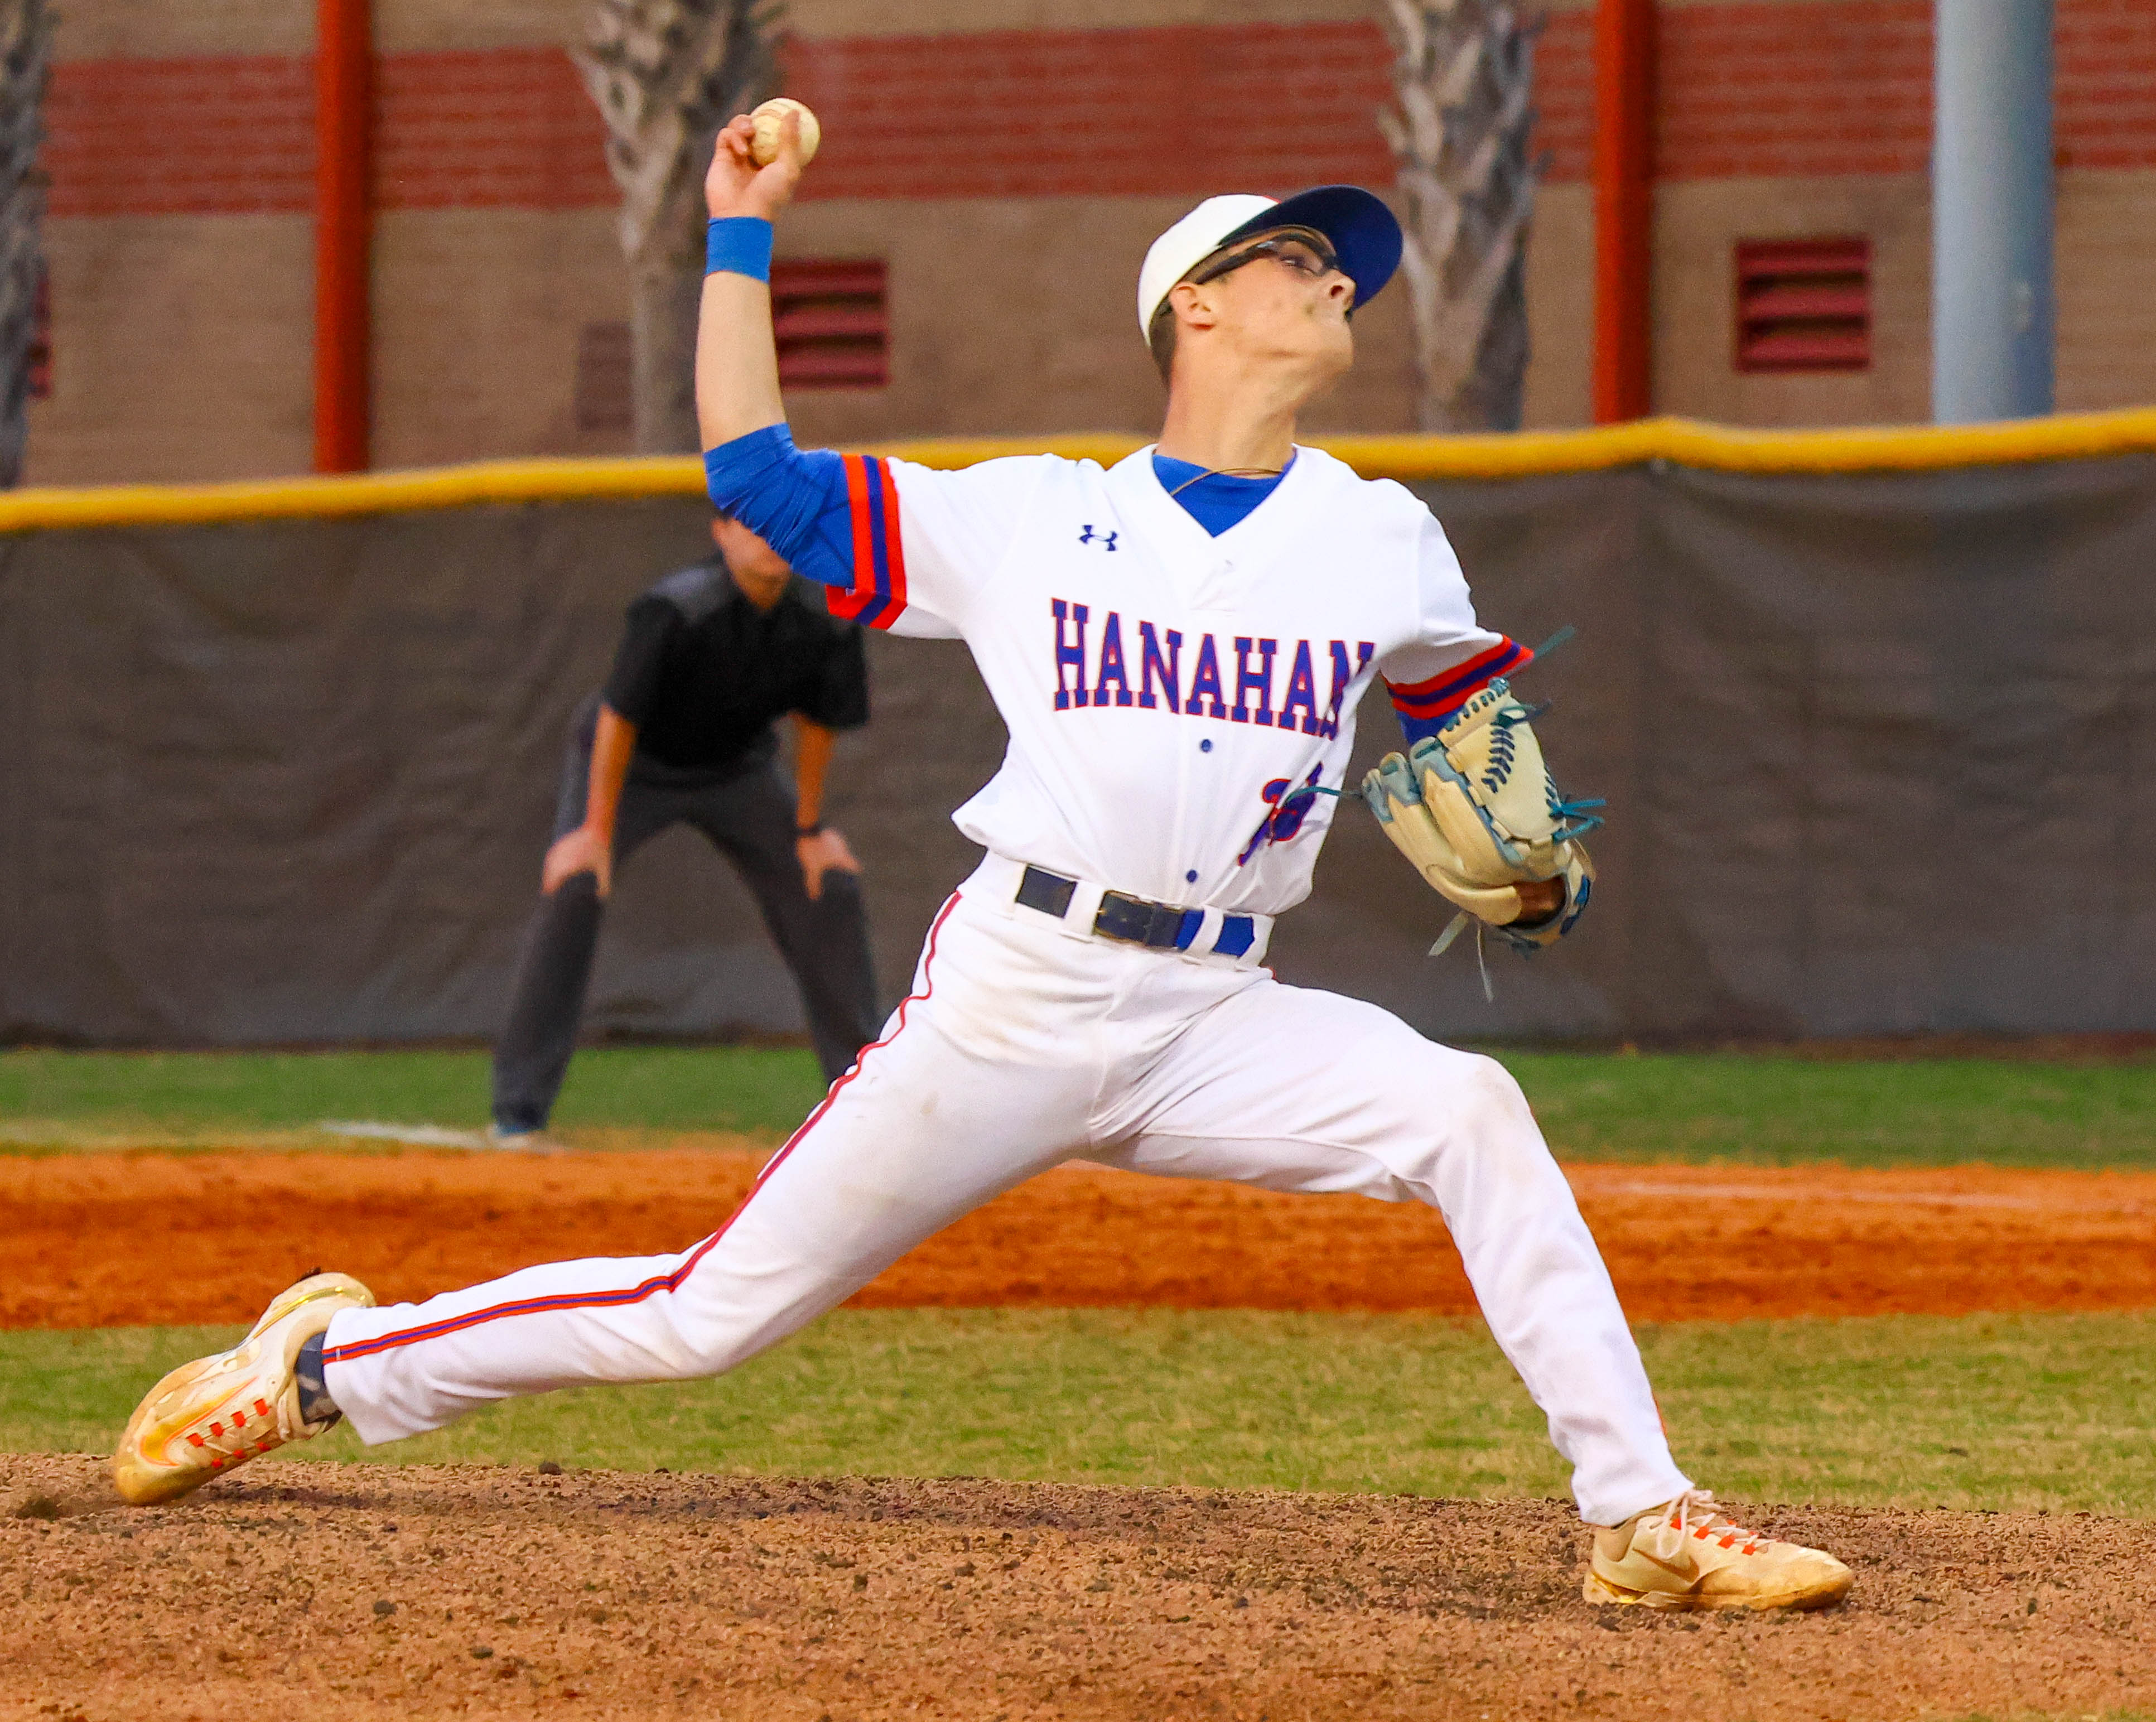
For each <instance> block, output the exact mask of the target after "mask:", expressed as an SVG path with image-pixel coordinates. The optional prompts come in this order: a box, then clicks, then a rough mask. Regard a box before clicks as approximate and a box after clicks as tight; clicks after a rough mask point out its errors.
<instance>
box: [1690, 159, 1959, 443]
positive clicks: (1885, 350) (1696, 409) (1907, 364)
mask: <svg viewBox="0 0 2156 1722" xmlns="http://www.w3.org/2000/svg"><path fill="white" fill-rule="evenodd" d="M1830 234H1866V235H1868V236H1869V237H1870V239H1871V369H1870V370H1869V371H1863V372H1829V373H1818V374H1813V375H1791V376H1761V375H1756V374H1750V375H1748V374H1746V373H1742V372H1740V371H1738V368H1737V366H1736V352H1735V348H1736V265H1735V255H1734V253H1735V247H1736V244H1737V242H1738V240H1739V239H1797V238H1817V237H1825V236H1827V235H1830ZM1930 276H1931V203H1930V194H1929V192H1928V189H1927V188H1926V186H1925V182H1923V180H1922V179H1921V178H1917V177H1911V176H1891V177H1890V176H1885V175H1881V176H1878V177H1863V178H1846V179H1759V180H1752V179H1743V180H1698V181H1691V182H1685V183H1681V184H1675V185H1672V184H1668V183H1665V184H1663V185H1661V186H1660V187H1658V188H1656V190H1655V360H1654V404H1655V411H1656V412H1658V413H1676V414H1683V415H1685V416H1686V417H1687V418H1694V419H1717V420H1720V421H1721V422H1722V423H1725V424H1757V425H1803V424H1880V423H1887V422H1894V421H1902V420H1911V419H1923V418H1925V417H1927V416H1928V414H1929V411H1930V400H1931V333H1930V316H1931V310H1930V306H1931V287H1930Z"/></svg>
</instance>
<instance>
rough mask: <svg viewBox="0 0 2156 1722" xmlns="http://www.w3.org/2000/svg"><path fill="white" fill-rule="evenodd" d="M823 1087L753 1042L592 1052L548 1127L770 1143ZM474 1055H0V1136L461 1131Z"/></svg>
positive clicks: (477, 1079) (475, 1124)
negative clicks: (731, 1134)
mask: <svg viewBox="0 0 2156 1722" xmlns="http://www.w3.org/2000/svg"><path fill="white" fill-rule="evenodd" d="M823 1092H824V1079H823V1077H822V1076H821V1074H820V1073H819V1072H818V1069H817V1066H816V1060H815V1056H814V1054H813V1053H811V1052H809V1051H807V1050H806V1049H804V1048H798V1047H784V1046H782V1047H765V1046H719V1047H689V1046H660V1047H645V1046H636V1047H593V1048H590V1049H588V1050H587V1051H583V1052H581V1053H579V1054H578V1055H577V1059H576V1061H575V1062H574V1063H572V1065H571V1066H570V1067H569V1080H568V1082H567V1085H566V1087H564V1088H563V1090H562V1103H561V1106H560V1108H558V1109H557V1112H556V1113H555V1118H554V1122H555V1123H557V1124H558V1125H560V1126H561V1127H562V1128H565V1129H573V1128H579V1127H582V1126H587V1125H591V1126H606V1125H618V1126H628V1127H632V1128H644V1129H651V1130H739V1131H744V1132H748V1133H754V1134H758V1135H767V1136H769V1135H778V1136H783V1135H784V1134H786V1133H788V1132H789V1131H791V1130H792V1129H793V1127H794V1126H795V1125H796V1124H798V1123H800V1122H801V1120H802V1119H803V1118H804V1117H806V1116H807V1114H808V1110H809V1108H812V1107H813V1106H814V1105H815V1103H817V1101H818V1100H819V1099H820V1098H821V1097H822V1096H823ZM487 1100H488V1091H487V1055H486V1054H485V1052H483V1051H470V1052H440V1051H420V1052H244V1053H241V1052H60V1051H8V1052H0V1120H4V1121H8V1123H11V1124H12V1125H13V1130H12V1131H11V1132H10V1133H14V1134H18V1135H19V1134H22V1133H25V1132H26V1131H27V1132H33V1131H34V1127H35V1126H36V1125H41V1124H51V1125H57V1126H59V1127H62V1128H64V1129H65V1130H69V1131H78V1132H79V1131H96V1130H104V1131H108V1132H111V1133H121V1132H125V1131H128V1130H139V1129H166V1130H173V1131H178V1132H182V1133H188V1134H202V1133H213V1132H215V1131H218V1130H232V1131H270V1130H293V1129H305V1128H308V1127H310V1126H311V1125H314V1124H317V1123H321V1122H322V1121H323V1120H324V1119H328V1118H368V1119H377V1120H383V1121H388V1122H392V1123H400V1124H413V1123H430V1124H444V1125H449V1126H451V1127H454V1128H467V1129H469V1128H479V1127H481V1126H484V1125H485V1123H486V1121H487Z"/></svg>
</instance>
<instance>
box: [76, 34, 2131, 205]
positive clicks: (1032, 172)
mask: <svg viewBox="0 0 2156 1722" xmlns="http://www.w3.org/2000/svg"><path fill="white" fill-rule="evenodd" d="M2058 18H2059V26H2058V59H2059V76H2058V93H2057V133H2058V149H2059V156H2060V160H2061V165H2062V166H2066V167H2097V168H2113V169H2117V168H2131V167H2156V6H2151V5H2148V4H2146V3H2145V0H2061V4H2060V6H2059V10H2058ZM1660 31H1661V66H1660V71H1661V85H1660V90H1659V105H1658V123H1657V128H1656V136H1655V150H1656V172H1657V176H1658V177H1661V178H1663V179H1666V180H1677V181H1683V180H1697V179H1736V178H1746V177H1761V178H1779V177H1790V178H1796V177H1814V178H1815V177H1823V176H1829V175H1868V174H1892V173H1916V172H1922V171H1923V168H1924V164H1925V158H1926V152H1927V151H1928V148H1929V140H1930V130H1931V8H1930V5H1929V3H1928V0H1811V3H1794V4H1792V3H1786V0H1765V3H1761V0H1752V3H1708V4H1690V5H1672V6H1667V7H1666V8H1664V9H1663V12H1662V14H1661V22H1660ZM1591 39H1592V20H1591V16H1590V14H1589V13H1588V12H1586V11H1584V10H1580V9H1576V8H1575V9H1568V10H1560V11H1558V12H1556V13H1553V15H1552V16H1551V17H1550V18H1549V21H1548V25H1547V27H1546V28H1545V30H1544V32H1543V39H1542V45H1541V50H1540V54H1541V58H1540V62H1539V69H1538V70H1539V85H1538V90H1537V104H1538V106H1539V109H1540V114H1541V134H1540V145H1541V147H1542V148H1543V150H1544V151H1545V152H1547V155H1548V162H1549V172H1550V177H1551V178H1552V179H1553V181H1555V182H1559V183H1563V182H1568V181H1574V180H1579V179H1584V177H1586V175H1587V172H1588V167H1589V149H1590V146H1591V143H1592V137H1593V106H1594V84H1593V64H1592V54H1591ZM788 87H789V88H791V89H792V90H793V92H794V93H795V94H796V95H799V96H800V97H801V98H802V99H803V100H806V101H807V102H808V103H809V105H811V106H813V107H814V108H815V109H816V111H817V112H818V113H819V115H821V116H823V118H824V121H825V124H826V127H827V131H828V135H829V140H830V141H829V146H828V148H827V150H826V152H825V153H824V157H822V159H821V160H820V161H819V164H818V168H817V172H816V173H815V175H814V177H812V178H811V179H810V180H809V181H808V182H807V184H806V185H805V186H804V188H803V196H804V197H808V198H953V197H961V198H962V197H980V198H1011V197H1026V198H1047V197H1119V196H1127V197H1143V196H1173V195H1183V194H1188V195H1192V196H1198V195H1202V194H1204V193H1206V192H1208V191H1210V190H1213V189H1215V188H1219V187H1220V186H1223V185H1230V184H1233V185H1242V186H1250V187H1255V188H1267V189H1280V188H1288V187H1291V186H1296V185H1303V184H1308V183H1311V182H1314V181H1323V180H1327V179H1332V178H1338V179H1352V180H1360V181H1363V182H1368V183H1378V184H1382V183H1383V182H1385V181H1386V180H1388V179H1389V177H1390V173H1391V163H1390V158H1389V153H1388V152H1387V151H1386V149H1385V147H1384V146H1383V141H1382V140H1380V138H1379V137H1378V134H1377V131H1376V129H1375V127H1374V126H1373V123H1372V119H1371V116H1372V115H1373V113H1374V111H1376V109H1377V108H1378V105H1380V104H1381V103H1382V102H1383V101H1384V100H1386V97H1387V94H1388V84H1387V74H1386V49H1385V44H1384V40H1383V34H1382V33H1381V32H1380V31H1379V29H1378V27H1377V26H1376V25H1375V24H1374V23H1371V22H1368V21H1367V20H1342V21H1316V22H1306V23H1255V24H1247V23H1246V24H1235V25H1219V24H1183V25H1174V26H1168V27H1163V28H1126V29H1088V30H1068V29H1063V30H1055V29H1043V30H1029V31H1012V30H982V31H975V32H971V33H962V34H954V35H905V36H896V35H891V36H860V37H848V38H837V39H808V38H803V39H796V40H795V41H794V42H793V44H792V47H791V50H790V52H789V54H788ZM311 101H312V95H311V86H310V82H309V69H308V63H307V60H306V59H305V56H304V55H297V54H277V55H259V56H239V55H225V56H201V55H198V56H191V57H176V58H170V59H90V60H70V61H66V62H64V63H63V64H61V65H60V67H59V69H58V72H57V74H56V76H55V78H54V88H53V100H52V119H51V132H52V136H51V140H50V142H49V145H48V147H47V153H46V161H47V164H48V167H49V171H50V172H51V174H52V177H53V188H54V189H53V196H54V213H56V214H61V215H86V214H118V213H130V214H147V213H211V212H238V211H241V210H249V211H252V210H264V209H292V210H302V209H305V208H307V207H308V204H309V200H310V197H311V188H310V180H309V176H310V174H311V172H312V162H313V138H312V133H311V123H310V122H311V111H312V110H311ZM377 136H378V140H379V149H380V157H381V160H380V190H379V197H380V199H381V202H382V205H383V207H385V208H554V209H566V208H590V207H596V206H599V205H604V204H608V203H611V202H612V201H613V185H612V183H611V182H610V180H609V179H608V176H607V173H606V172H605V169H604V167H603V162H602V160H601V157H600V155H599V146H600V143H601V141H602V139H603V131H602V130H601V128H600V126H599V123H598V118H597V116H596V115H595V114H594V113H593V111H592V108H591V105H590V103H589V101H588V100H587V99H586V97H585V95H584V93H583V88H582V85H581V84H580V83H579V81H578V80H577V75H576V72H575V70H574V69H573V68H572V66H571V65H570V64H569V62H568V59H567V55H566V54H564V53H563V52H562V50H561V49H558V48H554V47H549V46H542V45H534V44H524V45H515V46H509V47H497V48H492V49H435V50H429V51H411V52H403V53H395V54H386V55H385V56H383V58H382V64H381V69H380V73H379V77H378V89H377Z"/></svg>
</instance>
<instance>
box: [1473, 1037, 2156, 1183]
mask: <svg viewBox="0 0 2156 1722" xmlns="http://www.w3.org/2000/svg"><path fill="white" fill-rule="evenodd" d="M1501 1056H1502V1057H1503V1059H1504V1061H1505V1062H1506V1064H1507V1066H1509V1067H1511V1069H1512V1073H1513V1074H1514V1075H1515V1076H1517V1077H1518V1078H1519V1079H1520V1082H1521V1085H1522V1087H1525V1088H1526V1090H1527V1097H1528V1098H1529V1099H1530V1100H1532V1102H1533V1103H1534V1107H1535V1112H1536V1114H1537V1117H1539V1118H1541V1120H1542V1123H1543V1131H1544V1132H1545V1133H1547V1134H1548V1137H1549V1139H1550V1141H1551V1143H1552V1144H1553V1145H1554V1146H1555V1147H1556V1148H1557V1149H1558V1152H1559V1153H1560V1154H1564V1155H1567V1156H1568V1157H1570V1158H1573V1159H1607V1160H1683V1161H1689V1162H1693V1163H1699V1162H1705V1161H1715V1160H1726V1161H1732V1162H1743V1163H1750V1164H1760V1165H1791V1164H1797V1163H1799V1162H1801V1161H1806V1160H1826V1159H1831V1160H1841V1161H1845V1162H1846V1163H1847V1164H1851V1165H1854V1166H1885V1165H1956V1164H1968V1163H1969V1162H1972V1161H1982V1162H1986V1163H1989V1164H1993V1165H2008V1166H2084V1167H2095V1166H2112V1167H2143V1168H2156V1062H2151V1063H2122V1064H2095V1065H2080V1064H2048V1063H2040V1062H2037V1061H2033V1060H2010V1059H1976V1058H1943V1059H1933V1060H1912V1061H1897V1062H1890V1061H1854V1060H1851V1061H1823V1060H1816V1059H1807V1058H1778V1057H1772V1056H1753V1055H1741V1054H1734V1053H1712V1052H1708V1053H1666V1054H1640V1055H1637V1056H1625V1055H1624V1054H1612V1053H1600V1054H1589V1053H1548V1052H1518V1053H1516V1052H1506V1053H1503V1054H1501Z"/></svg>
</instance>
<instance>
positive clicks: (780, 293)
mask: <svg viewBox="0 0 2156 1722" xmlns="http://www.w3.org/2000/svg"><path fill="white" fill-rule="evenodd" d="M771 323H772V332H773V334H775V335H776V336H777V337H778V381H779V385H780V386H781V387H782V388H884V387H885V385H886V384H888V383H890V381H891V317H890V313H889V310H888V307H887V306H886V304H885V269H884V265H883V264H882V262H881V261H880V260H875V261H865V262H850V263H841V262H816V261H808V260H798V259H788V258H781V259H779V260H777V261H775V262H773V265H771Z"/></svg>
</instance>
